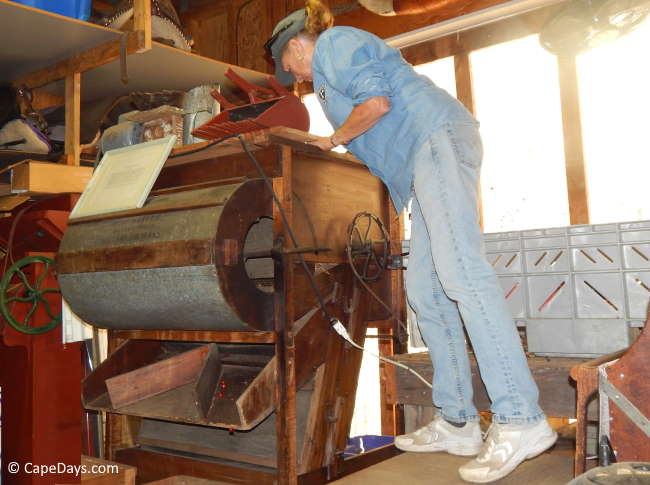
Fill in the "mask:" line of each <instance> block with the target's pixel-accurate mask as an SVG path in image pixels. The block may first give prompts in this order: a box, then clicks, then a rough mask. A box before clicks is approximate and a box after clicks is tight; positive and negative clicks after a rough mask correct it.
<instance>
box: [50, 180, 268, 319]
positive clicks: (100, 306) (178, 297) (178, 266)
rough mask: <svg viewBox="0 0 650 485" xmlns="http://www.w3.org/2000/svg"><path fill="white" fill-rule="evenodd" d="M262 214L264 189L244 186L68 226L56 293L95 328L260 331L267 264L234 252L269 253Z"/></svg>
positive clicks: (161, 200)
mask: <svg viewBox="0 0 650 485" xmlns="http://www.w3.org/2000/svg"><path fill="white" fill-rule="evenodd" d="M271 211H272V201H271V196H270V194H269V193H268V191H267V190H266V188H265V186H264V183H263V182H262V181H261V180H249V181H245V182H241V183H235V184H229V185H220V186H211V187H205V188H201V189H196V190H185V191H177V190H175V189H170V190H168V191H160V192H158V193H157V195H155V196H152V197H150V198H149V199H148V200H147V203H146V204H145V206H144V207H143V208H142V209H135V210H129V211H122V212H117V213H111V214H106V215H101V216H92V217H86V218H80V219H76V220H71V221H70V223H69V226H68V229H67V231H66V233H65V236H64V238H63V241H62V242H61V246H60V249H59V253H58V255H57V263H56V264H57V273H58V280H59V285H60V286H61V291H62V293H63V296H64V298H65V300H66V301H67V302H68V304H69V305H70V307H71V308H72V310H73V311H74V312H75V313H76V314H77V315H78V316H79V317H80V318H82V319H83V320H85V321H86V322H88V323H90V324H92V325H94V326H97V327H102V328H110V329H143V330H155V329H174V330H223V331H247V330H248V331H254V330H270V329H272V326H273V294H272V286H271V285H272V281H273V274H272V268H273V265H272V261H271V260H270V257H269V258H268V259H267V260H266V261H264V260H259V259H257V260H251V261H248V262H246V261H245V257H244V254H245V252H246V251H251V250H253V251H255V252H256V253H257V254H258V256H259V253H260V250H263V249H269V250H270V249H271V245H272V241H273V233H272V221H271V219H270V217H271ZM262 252H263V251H262Z"/></svg>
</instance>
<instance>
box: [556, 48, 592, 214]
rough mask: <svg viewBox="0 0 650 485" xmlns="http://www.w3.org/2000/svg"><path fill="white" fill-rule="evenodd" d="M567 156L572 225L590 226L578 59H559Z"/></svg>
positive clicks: (565, 153)
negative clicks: (577, 68) (577, 67)
mask: <svg viewBox="0 0 650 485" xmlns="http://www.w3.org/2000/svg"><path fill="white" fill-rule="evenodd" d="M557 65H558V74H559V77H560V101H561V103H562V128H563V131H564V157H565V160H566V178H567V189H568V192H569V214H570V220H571V224H588V223H589V198H588V194H587V176H586V171H585V156H584V150H583V146H582V121H581V119H580V97H579V93H578V73H577V70H576V58H575V56H570V55H567V56H558V58H557Z"/></svg>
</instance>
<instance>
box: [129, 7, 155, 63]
mask: <svg viewBox="0 0 650 485" xmlns="http://www.w3.org/2000/svg"><path fill="white" fill-rule="evenodd" d="M133 30H135V31H136V32H137V31H140V32H142V33H143V39H142V43H141V45H140V49H138V52H144V51H146V50H149V49H151V1H150V0H134V2H133Z"/></svg>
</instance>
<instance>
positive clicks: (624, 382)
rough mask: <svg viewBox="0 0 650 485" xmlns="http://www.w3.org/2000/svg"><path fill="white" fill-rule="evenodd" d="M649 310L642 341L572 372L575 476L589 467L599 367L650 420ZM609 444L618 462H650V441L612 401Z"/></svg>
mask: <svg viewBox="0 0 650 485" xmlns="http://www.w3.org/2000/svg"><path fill="white" fill-rule="evenodd" d="M649 326H650V308H649V311H648V317H647V319H646V322H645V327H644V329H643V330H642V332H641V335H639V338H638V339H637V340H636V341H635V342H634V344H632V346H630V348H628V349H626V350H621V351H619V352H616V353H613V354H609V355H606V356H603V357H599V358H597V359H594V360H590V361H588V362H585V363H583V364H580V365H577V366H575V367H573V368H572V369H571V377H572V378H573V380H575V381H576V383H577V402H576V407H577V409H576V418H577V419H578V422H577V424H576V452H575V464H574V473H575V475H576V476H577V475H580V474H581V473H583V472H584V471H585V468H586V441H587V403H588V402H589V401H590V400H591V398H592V397H593V395H594V394H595V393H596V392H597V391H598V390H599V385H598V375H599V367H600V366H602V365H603V364H607V363H608V362H611V364H610V365H608V366H607V368H606V373H607V380H608V381H609V382H610V383H611V384H613V385H614V386H615V387H616V388H617V389H618V390H619V391H620V392H621V394H623V395H624V396H625V397H626V398H627V399H628V400H629V401H630V402H632V404H634V405H635V407H636V408H637V409H638V410H639V411H641V412H642V413H643V414H644V415H645V416H646V417H650V381H649V380H648V379H647V377H646V376H647V372H648V369H649V368H650V330H648V327H649ZM600 419H601V420H602V419H610V423H609V426H610V442H611V445H612V449H613V450H614V451H615V452H616V457H617V461H650V439H648V436H647V435H646V434H645V433H644V432H643V431H642V430H641V429H640V428H639V427H638V426H637V425H635V424H634V422H632V421H631V420H630V418H629V417H628V416H627V415H626V414H625V413H624V412H623V411H622V410H621V409H620V408H619V407H618V406H617V405H616V404H615V403H613V402H612V401H611V399H610V405H609V417H608V418H603V417H602V416H601V418H600Z"/></svg>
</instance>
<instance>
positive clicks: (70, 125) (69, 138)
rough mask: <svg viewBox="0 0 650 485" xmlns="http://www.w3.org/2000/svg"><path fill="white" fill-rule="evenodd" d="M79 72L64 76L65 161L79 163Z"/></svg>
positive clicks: (70, 163) (69, 163)
mask: <svg viewBox="0 0 650 485" xmlns="http://www.w3.org/2000/svg"><path fill="white" fill-rule="evenodd" d="M80 126H81V73H79V72H73V73H70V74H68V75H67V76H66V77H65V159H66V160H65V163H66V164H68V165H79V157H80V155H81V146H80V144H81V135H80Z"/></svg>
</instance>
